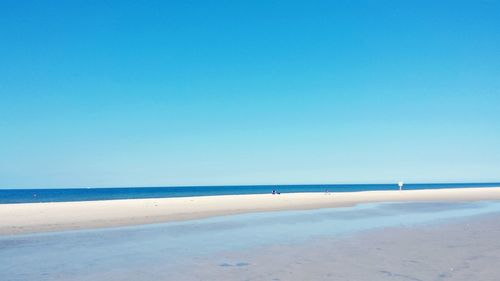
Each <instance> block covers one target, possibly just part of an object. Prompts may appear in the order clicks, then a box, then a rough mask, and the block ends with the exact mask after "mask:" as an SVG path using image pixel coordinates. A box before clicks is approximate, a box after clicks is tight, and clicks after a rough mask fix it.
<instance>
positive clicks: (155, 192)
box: [0, 183, 500, 204]
mask: <svg viewBox="0 0 500 281" xmlns="http://www.w3.org/2000/svg"><path fill="white" fill-rule="evenodd" d="M497 186H498V187H500V183H427V184H405V186H404V189H407V190H416V189H440V188H467V187H497ZM273 189H275V190H277V191H279V192H281V193H297V192H324V191H325V190H329V191H330V192H352V191H371V190H397V189H398V186H397V184H316V185H240V186H183V187H119V188H118V187H117V188H57V189H55V188H54V189H0V204H12V203H38V202H71V201H93V200H115V199H140V198H168V197H188V196H211V195H238V194H266V193H271V192H272V190H273Z"/></svg>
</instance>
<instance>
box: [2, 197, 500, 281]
mask: <svg viewBox="0 0 500 281" xmlns="http://www.w3.org/2000/svg"><path fill="white" fill-rule="evenodd" d="M496 212H500V202H473V203H383V204H362V205H358V206H355V207H348V208H335V209H321V210H308V211H284V212H268V213H255V214H244V215H231V216H221V217H215V218H209V219H202V220H193V221H185V222H173V223H163V224H154V225H146V226H134V227H122V228H112V229H97V230H84V231H67V232H59V233H47V234H32V235H18V236H3V237H0V273H1V276H2V280H19V281H24V280H179V278H183V276H188V275H189V274H190V272H189V269H190V268H191V270H193V269H195V268H196V266H197V263H198V262H200V261H201V260H207V257H208V258H210V257H217V255H218V254H219V253H222V252H227V251H249V250H252V249H256V248H259V247H265V246H267V245H277V244H286V245H293V244H297V245H298V244H300V243H301V242H303V241H306V240H311V239H315V238H318V237H325V236H338V235H349V234H351V233H356V232H359V231H363V230H370V229H375V228H381V227H395V226H396V227H397V226H411V225H415V224H425V223H435V222H439V221H440V220H449V219H455V218H463V217H470V216H475V215H482V214H490V213H496ZM218 266H241V267H244V266H246V264H245V262H243V261H242V262H239V263H236V264H234V265H233V264H227V265H224V264H219V265H218ZM183 270H188V271H183Z"/></svg>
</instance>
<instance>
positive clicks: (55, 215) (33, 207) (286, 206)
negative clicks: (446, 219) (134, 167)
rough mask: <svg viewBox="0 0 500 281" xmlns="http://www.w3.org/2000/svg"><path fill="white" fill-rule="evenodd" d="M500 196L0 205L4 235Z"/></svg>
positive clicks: (349, 195) (439, 193)
mask: <svg viewBox="0 0 500 281" xmlns="http://www.w3.org/2000/svg"><path fill="white" fill-rule="evenodd" d="M499 199H500V188H457V189H432V190H431V189H429V190H404V191H363V192H344V193H331V194H325V193H290V194H280V195H272V194H255V195H224V196H203V197H181V198H158V199H130V200H107V201H82V202H57V203H29V204H0V234H1V235H9V234H23V233H34V232H50V231H62V230H75V229H85V228H102V227H116V226H126V225H139V224H148V223H158V222H168V221H179V220H189V219H200V218H207V217H212V216H219V215H230V214H241V213H250V212H264V211H280V210H307V209H318V208H334V207H346V206H352V205H355V204H359V203H370V202H405V201H477V200H499Z"/></svg>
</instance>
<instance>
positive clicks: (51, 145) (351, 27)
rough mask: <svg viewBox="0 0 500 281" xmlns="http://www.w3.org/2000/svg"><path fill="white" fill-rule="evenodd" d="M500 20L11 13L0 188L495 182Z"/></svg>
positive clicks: (338, 13) (32, 4) (112, 6)
mask: <svg viewBox="0 0 500 281" xmlns="http://www.w3.org/2000/svg"><path fill="white" fill-rule="evenodd" d="M104 2H106V3H104ZM498 15H500V1H472V0H471V1H384V0H382V1H370V0H360V1H3V0H0V38H1V39H0V40H1V43H0V98H1V100H0V188H23V187H87V186H89V187H99V186H168V185H219V184H293V183H381V182H396V181H398V180H404V181H407V182H464V181H465V182H474V181H475V182H478V181H490V182H495V181H496V182H499V181H500V17H499V16H498Z"/></svg>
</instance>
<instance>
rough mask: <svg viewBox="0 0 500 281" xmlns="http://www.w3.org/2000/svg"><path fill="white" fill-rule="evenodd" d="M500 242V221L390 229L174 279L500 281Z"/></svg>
mask: <svg viewBox="0 0 500 281" xmlns="http://www.w3.org/2000/svg"><path fill="white" fill-rule="evenodd" d="M498 237H500V214H494V215H486V216H480V217H472V218H467V219H459V220H452V221H451V222H450V221H446V222H442V223H433V224H431V225H425V226H417V227H403V228H386V229H379V230H372V231H364V232H361V233H358V234H355V235H353V236H345V237H341V238H335V237H324V238H322V239H314V240H311V241H308V242H306V243H301V244H297V245H276V246H271V247H266V248H261V249H257V250H252V251H250V252H243V251H241V252H232V253H225V254H223V255H219V256H218V257H217V258H215V259H211V260H209V259H204V260H199V261H198V264H197V265H196V266H195V267H194V268H193V269H195V270H191V272H190V273H186V272H189V271H187V270H186V271H184V269H182V270H181V273H179V275H177V276H175V277H174V278H173V279H172V280H175V278H180V279H179V280H181V279H182V280H186V281H191V280H219V281H224V280H245V281H260V280H273V281H280V280H289V281H295V280H296V281H302V280H315V281H322V280H356V281H378V280H396V281H408V280H413V281H429V280H454V281H470V280H481V281H497V280H499V276H500V268H499V266H498V265H500V239H498ZM182 272H183V273H182Z"/></svg>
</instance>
